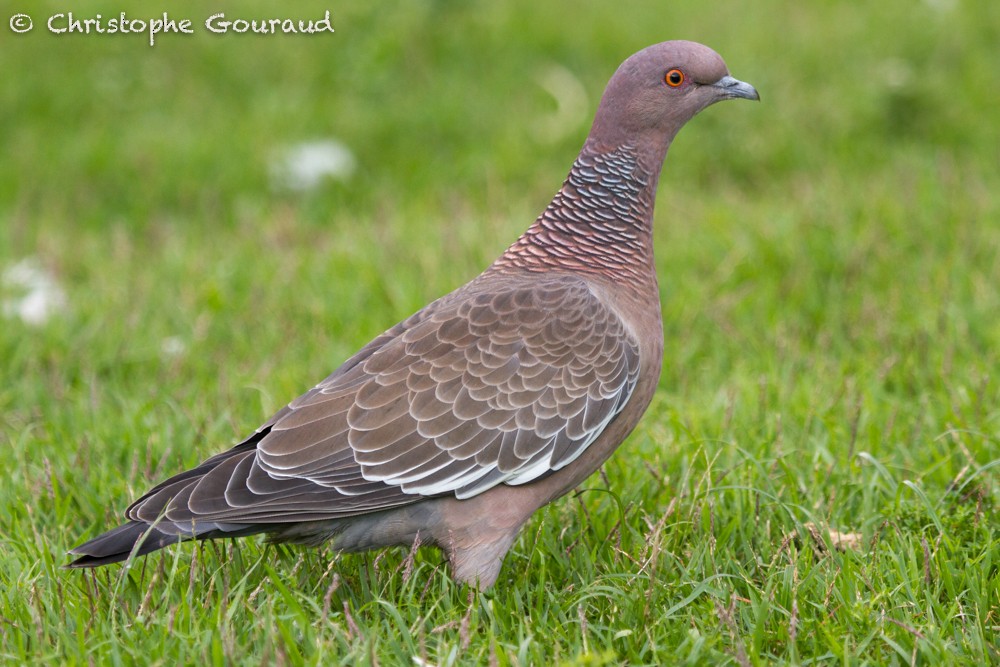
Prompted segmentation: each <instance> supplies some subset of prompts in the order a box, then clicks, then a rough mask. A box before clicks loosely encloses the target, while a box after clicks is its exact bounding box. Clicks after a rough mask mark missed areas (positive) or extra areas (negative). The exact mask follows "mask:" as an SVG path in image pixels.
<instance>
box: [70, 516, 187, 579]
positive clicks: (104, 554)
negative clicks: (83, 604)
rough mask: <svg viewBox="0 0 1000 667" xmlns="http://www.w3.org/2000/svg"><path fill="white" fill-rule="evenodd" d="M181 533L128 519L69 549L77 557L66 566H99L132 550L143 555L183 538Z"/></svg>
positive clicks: (130, 553)
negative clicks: (170, 531) (169, 532)
mask: <svg viewBox="0 0 1000 667" xmlns="http://www.w3.org/2000/svg"><path fill="white" fill-rule="evenodd" d="M184 537H185V536H183V535H170V534H168V533H164V532H162V531H160V530H158V529H157V528H156V526H155V525H153V526H150V524H148V523H145V522H144V521H129V522H128V523H126V524H123V525H121V526H118V527H117V528H115V529H113V530H109V531H108V532H106V533H103V534H101V535H98V536H97V537H95V538H94V539H92V540H90V541H89V542H84V543H83V544H81V545H79V546H77V547H74V548H72V549H70V551H69V553H71V554H73V555H75V556H79V558H77V559H76V560H74V561H73V562H71V563H68V564H67V565H66V567H69V568H80V567H98V566H100V565H107V564H108V563H118V562H120V561H123V560H126V559H127V558H128V557H129V556H131V555H132V554H133V553H134V554H135V555H136V556H144V555H146V554H148V553H150V552H153V551H157V550H158V549H162V548H163V547H166V546H169V545H171V544H174V543H176V542H180V541H181V539H184Z"/></svg>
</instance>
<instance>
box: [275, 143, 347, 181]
mask: <svg viewBox="0 0 1000 667" xmlns="http://www.w3.org/2000/svg"><path fill="white" fill-rule="evenodd" d="M356 168H357V160H356V159H355V157H354V153H352V152H351V150H350V149H349V148H348V147H347V146H345V145H344V144H343V143H341V142H340V141H337V140H336V139H323V140H318V141H307V142H303V143H301V144H295V145H292V146H289V147H287V148H285V149H284V150H282V151H281V152H280V153H279V155H278V156H277V158H275V160H274V161H273V162H272V163H271V183H272V184H273V185H274V186H275V187H276V188H278V189H283V190H295V191H298V192H304V191H307V190H313V189H315V188H316V187H317V186H319V185H320V184H321V183H322V182H323V180H324V179H327V178H329V179H332V180H335V181H346V180H348V179H349V178H350V177H351V175H352V174H353V173H354V170H355V169H356Z"/></svg>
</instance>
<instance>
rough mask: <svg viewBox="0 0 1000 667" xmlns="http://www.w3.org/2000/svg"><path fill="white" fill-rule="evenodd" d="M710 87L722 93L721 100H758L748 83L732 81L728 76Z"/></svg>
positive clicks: (755, 91) (756, 94) (758, 96)
mask: <svg viewBox="0 0 1000 667" xmlns="http://www.w3.org/2000/svg"><path fill="white" fill-rule="evenodd" d="M712 87H713V88H718V89H719V91H720V92H721V93H722V99H725V100H728V99H732V98H736V97H741V98H743V99H745V100H757V101H759V100H760V94H759V93H758V92H757V89H756V88H754V87H753V86H751V85H750V84H749V83H745V82H743V81H740V80H739V79H734V78H733V77H731V76H729V75H728V74H727V75H726V76H724V77H722V78H721V79H719V80H718V81H716V82H715V83H713V84H712Z"/></svg>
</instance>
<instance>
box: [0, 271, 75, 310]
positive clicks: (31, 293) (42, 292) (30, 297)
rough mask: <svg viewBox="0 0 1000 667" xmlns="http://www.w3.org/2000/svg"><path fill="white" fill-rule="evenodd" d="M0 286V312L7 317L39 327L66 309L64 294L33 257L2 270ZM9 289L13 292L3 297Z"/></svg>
mask: <svg viewBox="0 0 1000 667" xmlns="http://www.w3.org/2000/svg"><path fill="white" fill-rule="evenodd" d="M0 285H2V286H3V290H2V291H3V292H4V294H5V296H4V299H3V303H2V311H3V315H4V317H6V318H8V319H14V318H16V319H19V320H21V321H22V322H24V323H25V324H30V325H32V326H41V325H42V324H45V323H46V322H47V321H48V320H49V319H50V318H51V317H52V316H53V315H56V314H58V313H61V312H64V311H65V310H66V305H67V301H66V293H65V292H64V291H63V289H62V287H60V286H59V283H58V282H57V281H56V278H55V276H54V275H52V273H51V272H50V271H48V270H47V269H46V268H45V267H44V266H42V264H41V262H39V261H38V259H37V258H35V257H26V258H25V259H22V260H21V261H19V262H17V263H15V264H12V265H11V266H8V267H7V268H6V269H4V271H3V275H2V276H0ZM10 292H14V293H15V294H14V295H11V296H7V293H10Z"/></svg>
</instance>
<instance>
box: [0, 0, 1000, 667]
mask: <svg viewBox="0 0 1000 667" xmlns="http://www.w3.org/2000/svg"><path fill="white" fill-rule="evenodd" d="M28 4H31V5H32V9H31V10H30V12H31V13H32V14H33V15H34V17H35V24H36V30H35V31H34V32H33V33H31V34H28V35H22V36H18V35H14V34H12V33H11V32H9V31H8V30H7V27H6V25H5V24H0V54H2V65H0V70H2V76H0V136H2V137H3V143H4V155H3V158H2V159H0V270H2V269H4V268H6V267H8V266H10V265H12V264H14V263H15V262H17V261H19V260H21V259H22V258H24V257H29V256H31V257H36V258H38V261H40V262H41V263H42V264H43V265H44V266H45V267H47V269H48V270H50V271H51V272H52V273H53V274H54V275H55V276H56V278H57V279H58V281H59V282H60V283H61V284H62V285H63V287H64V289H65V290H66V292H67V298H68V308H67V309H66V311H65V312H63V313H61V314H60V315H58V316H56V317H54V318H52V319H51V320H49V321H48V322H47V323H46V324H44V325H43V326H38V327H33V326H29V325H27V324H24V323H22V322H20V321H18V320H16V319H3V320H0V373H2V374H0V469H2V471H3V482H2V484H0V662H2V663H11V664H19V663H30V662H45V663H46V664H53V663H66V664H137V663H138V664H162V665H173V664H191V663H200V664H213V665H214V664H243V663H245V664H261V663H276V664H281V663H284V664H289V663H290V664H297V663H305V664H330V663H334V664H336V663H350V664H364V663H379V664H382V665H390V664H414V661H413V656H417V657H419V658H421V659H423V660H426V661H427V663H428V664H489V663H493V664H499V665H515V664H516V665H529V664H537V665H542V664H570V665H597V664H682V663H684V664H713V663H722V662H729V663H734V664H770V663H773V662H781V663H794V664H814V663H819V664H861V663H870V664H970V665H972V664H975V665H983V664H990V663H993V664H996V663H1000V649H998V647H997V646H998V642H997V636H998V635H1000V572H998V570H1000V530H998V526H1000V519H998V502H1000V483H998V473H1000V357H998V350H1000V287H998V286H1000V195H998V194H997V193H1000V169H998V168H997V164H998V159H1000V155H998V152H997V151H998V149H997V146H1000V111H998V108H997V104H996V95H997V90H1000V69H998V68H997V67H996V65H997V63H996V44H997V43H1000V4H998V3H995V2H987V1H985V0H979V1H978V2H977V1H976V0H972V1H969V2H965V1H962V2H954V3H948V2H940V1H935V2H931V1H928V2H919V3H913V2H904V1H903V0H887V1H886V2H883V3H877V4H875V5H871V6H864V7H862V6H859V5H857V6H856V5H850V4H843V3H841V4H835V3H811V4H803V3H793V2H787V3H781V2H777V1H776V0H768V1H765V2H763V3H754V5H753V6H752V7H750V6H748V5H746V4H745V3H738V2H731V1H726V2H720V3H713V5H712V6H711V7H706V6H704V3H689V4H687V5H679V4H674V3H670V4H667V3H662V2H651V1H650V2H642V3H629V4H627V5H620V6H619V5H616V4H614V3H596V2H595V3H548V4H545V5H544V6H543V7H538V6H537V5H538V3H533V2H528V1H527V0H518V1H516V2H512V3H496V2H494V3H486V2H482V3H460V2H445V1H439V2H421V3H411V2H407V3H403V2H396V3H384V4H383V6H382V7H381V9H379V10H378V11H375V10H369V9H366V8H365V7H366V6H367V5H368V4H369V3H348V2H343V3H337V4H333V5H329V6H327V5H323V4H319V3H303V4H302V8H301V9H299V8H296V9H295V10H294V12H293V11H292V10H285V11H287V12H288V13H289V14H290V15H292V16H294V17H296V18H297V17H311V16H318V15H320V14H321V13H322V11H323V10H324V9H326V8H329V9H331V11H332V13H333V19H334V25H335V27H336V28H337V32H336V34H335V35H331V36H326V37H305V38H293V37H291V38H290V37H272V38H260V37H248V36H244V37H234V36H228V37H217V36H212V35H207V34H205V32H204V30H199V31H198V32H199V34H198V35H195V36H191V37H186V36H185V37H179V36H176V35H168V36H164V37H162V38H161V39H160V41H159V43H158V44H157V45H156V46H155V47H154V48H149V47H148V46H146V44H145V41H144V40H143V38H141V37H137V38H129V37H124V36H105V37H95V36H90V37H87V36H65V35H64V36H62V37H56V36H53V35H49V34H46V31H45V30H44V18H45V17H46V16H48V15H49V14H52V13H55V12H57V11H67V10H68V9H69V8H68V7H66V6H65V5H61V4H58V3H55V2H35V3H28ZM74 4H75V5H76V6H75V7H73V11H74V12H76V13H77V14H78V15H82V16H92V15H93V14H94V13H97V12H103V13H104V14H105V15H106V16H110V15H113V14H114V13H116V12H117V11H120V10H122V9H124V10H126V11H128V12H129V13H130V14H131V15H134V16H136V17H148V16H151V15H154V14H156V13H158V12H160V11H164V10H169V11H170V13H171V15H173V16H177V17H190V18H193V19H195V25H196V28H199V27H200V21H202V20H204V18H205V17H207V16H208V15H209V14H211V13H214V12H215V11H223V10H225V11H226V12H227V14H232V15H240V14H242V15H244V16H254V15H257V16H259V15H271V14H272V13H273V11H274V10H268V9H267V7H268V5H265V3H263V2H231V3H225V5H226V6H225V7H220V9H212V11H208V9H203V8H202V5H201V3H195V2H193V1H185V2H171V3H168V4H169V7H167V6H166V5H164V6H162V7H160V6H151V5H146V6H145V8H143V6H142V5H141V3H135V2H125V3H119V5H116V6H115V7H113V8H109V7H108V6H107V5H105V4H101V3H96V2H89V1H88V2H79V3H74ZM15 9H17V8H14V9H10V10H9V11H10V13H13V12H14V11H15ZM112 10H113V11H112ZM19 11H27V10H26V9H24V8H22V9H20V10H19ZM7 18H8V15H7V14H4V15H3V17H2V19H3V21H4V22H6V21H7ZM669 38H689V39H696V40H699V41H703V42H705V43H707V44H709V45H711V46H713V47H714V48H716V49H717V50H719V51H720V52H721V53H722V54H723V55H724V56H725V57H726V59H727V61H728V63H729V65H730V67H731V69H732V71H733V74H734V75H736V76H737V77H739V78H742V79H745V80H747V81H750V82H752V83H753V84H754V85H756V86H757V87H758V89H759V90H760V91H761V94H762V97H763V102H762V103H761V104H759V105H752V104H747V103H727V104H724V105H719V106H717V107H713V108H712V109H710V110H708V111H707V112H705V113H704V114H703V115H701V116H699V117H698V118H697V119H695V121H694V122H692V123H691V125H690V126H689V127H687V128H685V130H684V131H683V132H682V134H681V136H680V137H679V138H678V140H677V141H676V142H675V144H674V146H673V148H672V150H671V154H670V156H669V158H668V162H667V168H666V170H665V172H664V176H663V178H662V179H661V187H660V193H659V200H658V210H657V238H656V242H657V260H658V263H659V271H660V283H661V286H662V289H663V309H664V321H665V326H666V332H665V337H666V349H667V355H666V360H665V362H664V372H663V377H662V381H661V384H660V389H659V392H658V394H657V396H656V398H655V400H654V403H653V405H652V407H651V409H650V411H649V413H648V414H647V416H646V417H645V419H644V421H643V422H642V424H641V425H640V426H639V428H638V429H637V430H636V432H635V434H634V435H633V436H632V437H631V438H630V439H629V440H628V441H627V442H626V443H625V444H624V445H623V446H622V448H621V449H620V450H619V452H618V453H617V454H616V456H614V457H613V458H612V459H611V460H610V461H609V463H608V464H607V465H606V466H605V468H604V470H603V471H602V473H601V474H600V475H595V476H594V477H593V478H592V479H590V480H588V481H587V482H586V483H585V484H584V485H583V487H581V493H579V494H576V495H570V496H567V497H566V498H564V499H562V500H560V501H559V502H557V503H555V504H553V505H552V506H549V507H547V508H545V509H543V510H542V511H540V512H539V513H538V514H537V515H536V517H535V518H534V519H533V520H532V521H531V522H530V523H529V524H528V526H527V527H526V528H525V530H524V533H523V534H522V536H521V538H520V539H519V540H518V541H517V542H516V544H515V546H514V548H513V550H512V552H511V553H510V554H509V555H508V557H507V560H506V563H505V565H504V569H503V571H502V572H501V575H500V579H499V581H498V582H497V585H496V587H495V588H494V589H493V590H491V591H489V592H486V593H473V592H470V591H469V590H468V589H465V588H462V587H460V586H457V585H455V584H454V583H452V582H451V580H450V579H449V578H448V576H447V572H446V567H445V566H443V564H442V559H441V556H440V555H439V554H438V553H437V552H436V551H433V550H420V551H419V552H418V553H416V554H415V555H409V554H408V553H407V550H406V549H397V550H387V551H385V552H381V553H370V554H362V555H350V556H340V555H336V554H334V553H332V552H330V551H329V550H323V549H320V550H309V549H299V548H288V549H286V548H275V547H270V546H266V545H265V544H264V543H263V541H261V540H255V539H249V540H244V541H238V542H221V543H211V544H204V545H190V544H189V545H182V546H179V547H174V548H171V549H168V550H166V551H165V552H162V553H161V554H157V555H154V556H151V557H149V558H146V559H144V560H140V561H137V562H136V563H134V564H133V565H132V567H131V568H130V569H122V568H121V567H118V566H115V567H110V568H105V569H102V570H99V571H97V572H94V573H85V572H78V571H72V572H71V571H66V570H62V569H60V566H61V565H62V564H63V563H65V562H66V558H65V556H64V551H65V550H66V549H67V548H69V547H70V546H72V545H74V544H76V543H77V542H78V541H79V540H80V539H81V538H84V537H87V536H92V535H94V534H96V533H97V532H99V531H101V530H104V529H107V528H109V527H111V526H112V525H113V524H114V522H115V521H116V518H117V517H118V515H119V513H120V511H121V510H122V509H123V507H124V506H125V504H126V503H127V502H129V500H131V499H132V498H134V497H136V496H137V495H138V494H140V493H142V492H143V491H144V490H145V489H146V488H147V487H148V485H149V484H150V483H151V482H153V481H156V480H158V479H159V478H162V477H163V476H166V475H168V474H171V473H173V472H176V471H178V470H180V469H181V468H182V467H184V466H190V465H193V464H195V463H197V462H198V461H200V460H201V459H203V458H204V457H206V456H208V455H210V454H212V453H214V452H216V451H219V450H220V449H222V448H224V447H227V446H228V445H229V444H231V443H232V442H234V441H235V440H236V439H237V438H239V437H240V436H242V435H244V434H246V433H248V432H249V431H251V430H252V429H253V428H255V427H256V426H257V425H258V424H259V423H260V422H261V421H262V420H263V419H264V418H265V417H267V416H268V415H269V414H270V412H271V411H273V410H275V409H277V408H279V407H280V406H281V405H283V404H284V403H285V402H286V401H288V400H290V399H291V398H293V397H294V396H296V395H297V394H298V393H300V392H301V391H303V390H304V389H305V388H307V387H309V386H311V385H312V384H313V383H315V382H316V381H318V380H319V379H320V378H322V377H323V376H324V375H325V374H326V373H328V372H329V371H330V370H332V369H333V368H335V367H336V366H337V364H338V363H339V362H340V361H342V360H343V359H344V358H345V357H346V356H348V355H349V354H350V353H352V352H353V351H354V350H355V349H357V347H359V346H360V345H362V344H363V343H365V342H367V340H369V339H370V338H371V337H372V336H374V335H375V334H377V333H379V332H381V331H382V330H383V329H385V328H386V327H388V326H390V325H391V324H393V323H395V322H396V321H398V320H399V319H401V318H403V317H405V316H406V315H408V314H409V313H411V312H413V311H414V310H416V309H418V308H419V307H421V306H422V305H424V304H425V303H426V302H427V301H429V300H431V299H433V298H434V297H436V296H438V295H440V294H442V293H444V292H446V291H448V290H450V289H452V288H454V287H456V286H458V285H460V284H462V283H463V282H465V281H466V280H468V279H469V278H471V277H472V276H474V275H475V274H476V273H477V272H478V271H480V270H481V269H482V268H483V267H484V266H485V265H486V264H487V263H488V262H489V261H490V260H491V259H492V258H493V257H494V256H495V255H496V254H498V253H499V252H500V251H501V250H502V249H503V248H504V247H505V246H506V244H507V243H508V242H509V241H511V240H512V239H514V238H515V237H516V236H517V234H519V233H520V231H521V230H522V229H523V228H524V227H525V226H526V225H527V224H528V223H529V222H530V221H531V220H532V219H533V217H534V215H536V214H537V212H538V211H539V210H540V209H541V208H542V207H543V206H544V205H545V204H546V203H547V201H548V198H549V197H550V196H551V194H552V193H553V192H554V191H555V189H556V188H557V187H558V185H559V183H560V182H561V179H562V177H563V176H564V175H565V172H566V169H567V168H568V166H569V164H570V162H571V161H572V159H573V157H574V156H575V154H576V151H577V149H578V147H579V145H580V143H581V141H582V139H583V137H584V135H585V133H586V130H587V123H588V122H589V114H590V113H592V111H593V108H594V105H595V104H596V101H597V99H598V96H599V95H600V92H601V90H602V87H603V85H604V83H605V82H606V80H607V78H608V77H609V76H610V74H611V73H612V71H613V70H614V68H615V66H616V65H617V64H618V62H619V61H620V60H621V59H622V58H624V57H625V56H627V55H629V54H630V53H631V52H633V51H635V50H637V49H638V48H641V47H643V46H645V45H647V44H650V43H653V42H656V41H661V40H663V39H669ZM553 65H558V66H560V67H563V68H565V69H566V70H568V71H569V72H570V73H572V75H573V76H575V77H576V78H577V79H578V80H579V81H580V84H581V85H582V87H583V89H584V90H586V93H587V95H588V101H587V104H586V109H585V111H584V110H581V112H580V114H579V117H578V118H575V120H574V118H572V117H570V118H569V119H568V120H567V121H566V123H565V124H564V127H563V131H562V132H561V133H560V134H559V136H555V137H551V136H550V137H546V136H543V135H540V134H539V132H538V130H537V127H539V125H540V124H541V123H544V121H545V119H546V118H550V117H551V114H552V113H553V112H554V109H555V105H554V103H553V101H552V99H550V97H549V96H548V95H547V94H546V93H545V91H544V89H543V88H542V87H541V85H540V84H539V78H540V76H541V73H542V72H544V71H545V70H546V68H551V67H552V66H553ZM329 136H333V137H337V138H339V139H340V140H341V141H343V142H345V143H346V144H347V145H349V146H350V147H351V149H352V150H353V151H354V152H355V154H356V155H357V158H358V162H359V169H358V171H357V173H355V175H354V177H353V178H352V179H351V180H350V181H349V182H347V183H338V182H330V183H328V184H326V185H324V186H323V187H322V188H320V189H318V190H316V191H312V192H309V193H307V194H293V193H288V192H282V191H276V190H274V189H273V188H271V187H270V185H269V178H268V165H269V162H270V160H271V159H272V156H273V155H274V154H275V153H276V152H277V151H279V150H280V149H281V148H282V147H284V146H287V145H289V144H293V143H296V142H299V141H303V140H309V139H313V138H323V137H329ZM12 289H13V288H10V287H5V288H0V290H2V293H0V298H8V297H10V296H11V295H12ZM165 341H173V342H172V343H168V344H167V345H165ZM178 343H179V344H180V345H178ZM171 345H172V346H173V347H171ZM178 348H180V350H179V352H178ZM171 350H173V351H172V352H171ZM806 524H810V525H812V526H814V527H818V532H817V536H818V540H819V541H817V539H816V538H813V537H811V533H810V530H809V527H808V526H807V525H806ZM830 531H834V532H835V533H851V534H856V535H854V537H855V538H856V544H855V545H854V546H852V547H849V548H847V549H846V550H840V549H837V548H834V545H833V543H832V542H833V540H832V538H833V537H834V536H835V535H833V534H831V533H830Z"/></svg>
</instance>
